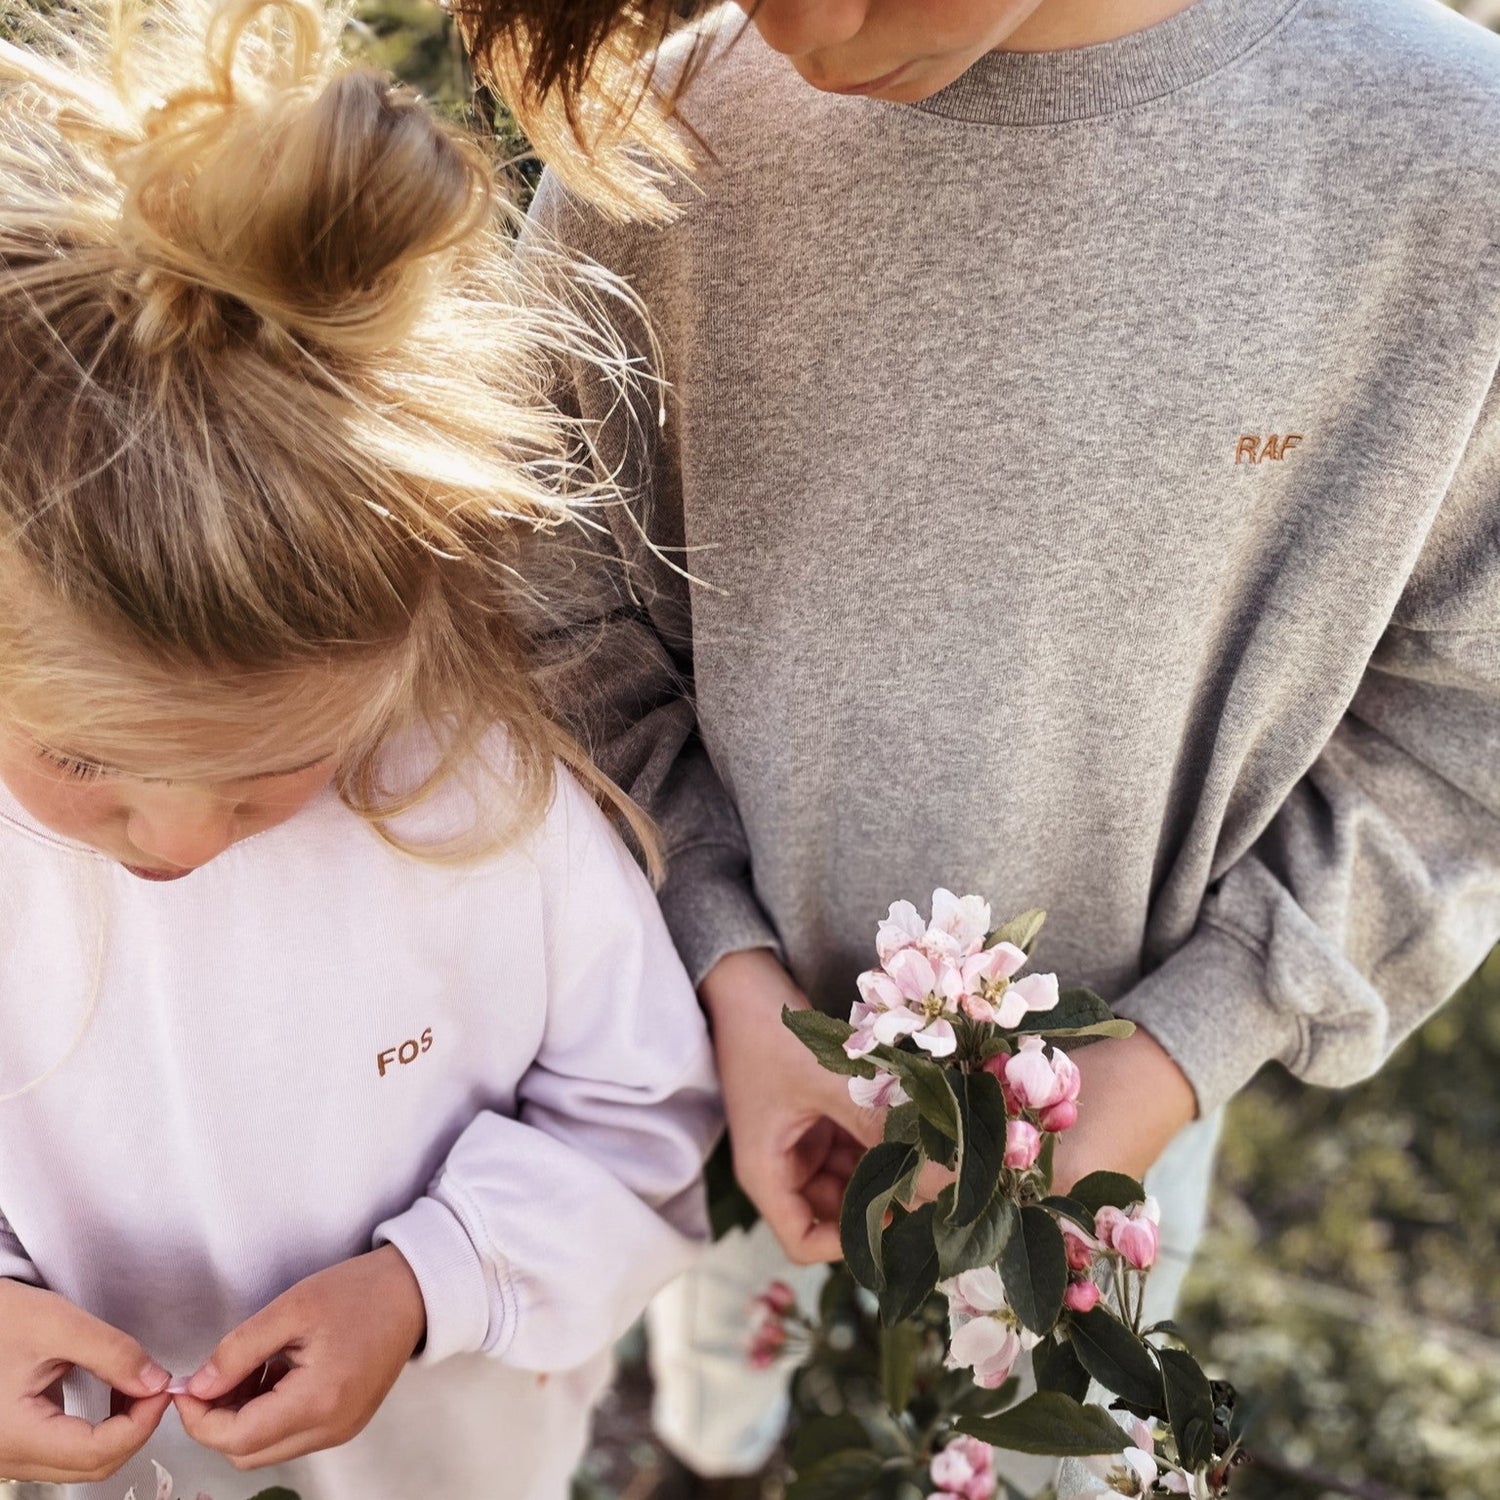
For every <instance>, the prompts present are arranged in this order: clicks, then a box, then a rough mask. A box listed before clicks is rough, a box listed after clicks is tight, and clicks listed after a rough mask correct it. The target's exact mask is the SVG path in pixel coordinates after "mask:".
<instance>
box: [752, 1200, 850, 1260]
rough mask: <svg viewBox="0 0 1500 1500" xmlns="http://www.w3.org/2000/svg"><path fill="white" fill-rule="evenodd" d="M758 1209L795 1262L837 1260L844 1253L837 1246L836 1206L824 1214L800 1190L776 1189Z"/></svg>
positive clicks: (790, 1258) (788, 1256)
mask: <svg viewBox="0 0 1500 1500" xmlns="http://www.w3.org/2000/svg"><path fill="white" fill-rule="evenodd" d="M804 1191H805V1190H804ZM761 1213H762V1215H763V1216H764V1218H765V1221H766V1223H767V1224H768V1225H770V1227H771V1232H772V1233H773V1234H774V1235H775V1236H776V1238H777V1239H778V1240H780V1241H781V1248H782V1249H783V1250H785V1251H786V1253H787V1258H788V1259H789V1260H791V1261H792V1262H793V1263H794V1264H795V1265H799V1266H812V1265H817V1264H819V1263H820V1262H822V1261H829V1260H838V1259H839V1258H840V1257H841V1256H842V1255H843V1253H844V1252H843V1251H842V1249H840V1247H839V1225H838V1211H837V1209H834V1210H833V1212H832V1213H831V1214H830V1215H829V1216H828V1217H827V1218H824V1217H823V1215H822V1214H820V1213H819V1212H818V1211H817V1210H816V1209H815V1208H814V1207H813V1205H812V1204H811V1203H810V1202H809V1201H808V1199H807V1198H806V1197H804V1196H803V1192H802V1191H797V1192H786V1193H784V1194H783V1193H778V1194H777V1195H776V1196H775V1198H773V1199H768V1201H767V1202H766V1203H765V1204H763V1205H762V1206H761Z"/></svg>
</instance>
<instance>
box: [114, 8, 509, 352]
mask: <svg viewBox="0 0 1500 1500" xmlns="http://www.w3.org/2000/svg"><path fill="white" fill-rule="evenodd" d="M267 22H270V24H271V26H272V28H273V30H272V31H271V34H270V37H269V38H268V37H267V35H266V33H265V31H264V29H263V28H265V26H266V24H267ZM278 23H279V24H278ZM330 30H331V28H330V27H328V26H327V25H326V24H325V21H324V17H323V16H321V15H319V14H318V13H317V12H315V11H314V10H313V9H312V8H311V7H310V6H308V5H306V4H303V3H297V0H229V3H225V4H222V5H220V6H219V7H218V8H217V9H216V10H215V12H214V13H213V15H212V19H211V24H210V26H209V28H208V32H207V35H206V37H205V39H204V42H205V45H204V49H203V63H204V67H203V77H202V82H201V83H197V84H194V85H190V86H188V87H185V88H182V89H180V90H179V91H178V92H176V93H175V94H171V95H168V96H167V97H165V98H163V99H161V100H160V102H158V103H155V104H153V105H152V106H150V107H148V108H147V109H146V110H145V111H144V112H143V113H142V115H141V118H140V125H139V138H138V139H137V140H135V141H132V142H128V143H126V142H122V143H121V144H120V146H119V148H118V149H117V150H116V152H115V153H114V159H113V167H114V171H115V172H116V174H117V175H118V177H119V180H120V184H121V189H122V201H121V210H120V235H121V242H122V247H126V248H128V249H129V250H130V252H131V253H132V254H133V256H134V257H136V258H137V259H138V260H139V261H140V262H141V263H142V265H143V267H144V269H143V271H142V274H141V276H140V277H139V278H137V279H136V282H135V284H134V285H133V286H131V285H127V286H125V287H124V288H123V290H124V291H125V292H126V294H127V295H129V294H132V293H133V294H134V295H135V296H136V298H137V300H138V303H139V313H138V317H137V321H136V328H135V331H136V336H137V337H138V338H139V339H141V341H142V342H144V343H146V344H147V345H160V344H163V343H168V342H170V341H171V340H172V339H174V338H176V337H185V338H189V339H207V340H210V341H212V340H213V339H214V338H215V337H219V338H221V339H222V338H223V337H225V336H228V335H229V334H231V333H233V332H236V331H238V332H245V331H247V330H253V331H254V332H255V333H256V334H257V335H258V336H260V337H262V338H269V339H272V340H273V341H274V340H275V338H276V337H277V334H278V331H285V332H286V333H289V334H291V335H293V336H296V337H301V338H306V339H310V340H312V341H315V342H316V343H318V344H320V345H322V346H324V347H326V348H330V349H338V350H345V351H351V352H364V351H369V350H375V349H380V348H383V347H388V346H389V345H391V344H392V343H394V342H396V341H397V340H398V339H399V338H401V337H402V336H403V335H404V334H405V333H406V332H407V330H408V328H409V326H410V323H411V320H412V318H413V317H414V316H415V315H416V314H417V312H418V310H419V309H420V307H421V305H422V303H423V301H424V300H425V299H424V283H425V282H426V281H427V280H428V279H430V278H431V276H432V274H433V271H434V266H433V265H432V258H433V257H435V256H440V255H443V254H444V253H445V252H451V251H453V250H455V249H456V248H458V247H459V246H461V245H463V244H464V243H466V242H467V241H469V240H471V239H472V238H473V237H474V236H475V234H476V232H477V231H479V230H480V229H481V228H482V226H483V225H484V224H485V223H486V222H487V221H488V220H489V218H490V217H491V215H492V212H493V202H492V198H493V187H492V179H491V176H490V172H489V169H488V166H487V164H486V163H485V162H484V160H483V159H482V157H481V156H480V155H479V153H478V151H477V149H476V147H475V146H474V144H473V143H472V142H470V141H468V140H465V139H462V138H460V137H459V136H458V135H456V134H455V133H454V132H452V131H450V130H448V129H445V128H444V127H443V126H442V125H441V124H440V123H439V122H438V120H437V119H436V118H435V117H434V116H433V115H432V113H431V111H429V110H428V109H427V108H426V107H425V106H424V105H423V104H422V103H421V101H420V100H418V99H417V98H415V97H414V96H413V95H412V94H410V93H409V92H407V91H406V90H405V89H402V88H400V87H398V86H397V85H395V84H393V83H392V82H391V81H390V80H389V79H387V78H384V77H382V76H381V75H380V74H378V73H375V72H373V71H370V70H368V69H350V70H347V71H338V70H337V59H336V57H335V56H334V55H333V54H332V40H333V39H332V37H331V36H330V34H329V33H330ZM278 33H279V36H278ZM278 40H279V42H280V45H279V46H278V45H277V41H278Z"/></svg>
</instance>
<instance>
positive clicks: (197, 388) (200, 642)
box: [0, 0, 644, 834]
mask: <svg viewBox="0 0 1500 1500" xmlns="http://www.w3.org/2000/svg"><path fill="white" fill-rule="evenodd" d="M0 3H3V4H4V6H5V10H4V17H5V22H6V27H5V29H6V30H7V31H9V32H10V34H12V35H15V34H16V32H17V31H18V30H20V31H21V32H22V34H23V37H24V40H22V41H0V414H3V415H0V573H3V575H4V583H5V585H6V587H7V590H8V593H7V597H8V598H11V599H15V598H17V597H22V596H24V598H25V599H26V600H28V601H29V607H26V608H11V609H8V610H7V611H6V612H5V618H4V619H3V620H0V712H3V713H5V714H6V715H7V716H8V717H10V718H13V719H20V720H22V721H24V722H26V723H27V724H28V725H29V726H30V727H31V728H32V729H33V731H34V732H36V733H37V734H38V735H42V734H44V733H48V732H55V731H57V730H59V729H60V728H62V727H64V726H61V725H60V724H58V723H53V724H50V725H49V724H48V723H47V722H45V721H47V720H48V717H49V715H50V716H52V718H54V719H56V717H57V715H58V714H59V713H61V712H62V711H61V710H60V709H56V708H55V705H56V704H57V703H59V702H61V701H63V700H64V699H66V700H68V703H69V709H68V712H69V713H70V714H71V715H72V716H73V717H72V719H71V720H70V721H69V724H68V725H67V726H66V728H67V730H68V732H70V733H73V732H78V731H80V729H81V730H82V732H85V733H86V735H87V737H88V740H89V743H90V744H91V745H105V744H108V745H112V746H114V747H115V752H116V753H117V755H118V757H119V758H120V761H121V763H122V764H130V763H132V751H131V744H132V738H134V739H135V740H136V741H138V742H139V744H140V745H141V746H144V745H146V737H147V736H149V735H154V736H156V738H155V740H154V741H153V742H152V744H151V747H150V748H151V749H152V753H153V754H156V755H158V756H159V754H160V750H161V744H162V736H163V735H169V726H170V725H171V724H172V723H175V722H177V721H179V720H180V719H181V718H182V711H181V704H182V701H183V695H184V693H187V692H190V693H191V695H192V696H193V705H194V706H193V713H192V717H193V718H194V719H195V722H196V721H201V720H202V719H203V718H204V717H205V716H208V717H210V718H211V717H213V715H214V714H216V713H220V714H222V715H223V716H225V717H226V718H233V719H234V720H235V722H236V725H237V730H236V732H237V733H238V734H240V735H241V736H245V735H249V736H252V737H253V735H254V733H255V732H257V731H256V727H255V726H256V725H258V724H261V723H271V722H272V721H273V719H274V715H273V714H271V713H270V712H269V711H268V710H267V711H264V712H263V711H261V710H266V709H267V705H268V704H269V703H270V702H271V700H272V699H275V698H276V694H277V693H278V692H280V693H281V694H282V697H281V698H280V699H279V700H277V701H278V702H280V703H281V704H282V705H283V706H284V704H285V702H286V701H287V699H286V693H287V692H289V691H290V689H289V688H288V687H287V684H288V683H289V682H291V681H292V680H293V679H296V680H298V681H302V682H304V684H305V682H306V681H307V680H309V670H308V669H310V668H311V669H315V675H316V680H317V682H318V684H319V686H318V690H317V692H316V694H314V695H313V697H314V698H315V699H316V704H314V703H313V702H312V700H311V699H310V700H309V702H308V704H306V705H304V707H305V708H306V709H307V710H308V712H309V713H311V714H312V716H313V717H314V718H316V717H317V713H318V712H321V713H322V714H323V716H324V717H325V718H326V719H327V720H328V723H326V724H324V725H322V726H321V727H318V728H317V729H316V730H314V729H311V728H310V729H309V733H310V734H312V733H315V732H316V733H318V734H326V733H332V732H334V731H335V730H336V731H337V733H338V736H339V739H340V742H341V744H342V745H343V747H344V750H345V756H344V762H343V765H344V771H343V775H342V783H341V784H342V789H343V793H344V795H345V798H346V800H348V801H349V802H350V804H351V805H352V806H355V807H356V808H357V809H358V810H359V811H361V812H362V813H364V814H365V815H367V816H368V817H369V818H370V819H371V820H372V822H374V823H376V825H377V826H379V827H382V828H383V829H384V828H385V820H386V819H387V818H388V817H389V816H390V815H391V814H392V812H393V811H394V810H397V802H398V801H399V803H400V805H401V806H405V805H407V804H409V803H410V802H411V801H412V800H414V799H415V798H416V797H418V796H420V795H421V794H422V793H423V792H425V791H426V790H427V789H428V788H429V787H430V786H432V785H434V784H435V783H436V782H437V781H438V780H439V779H441V778H442V777H443V776H445V775H446V774H447V773H448V772H449V771H450V770H452V769H453V768H454V767H456V766H457V765H458V764H459V763H460V762H461V761H467V760H469V759H472V752H473V751H474V750H475V749H476V747H477V744H478V741H479V740H480V739H481V737H482V736H483V735H484V734H485V733H486V731H487V730H488V729H489V728H490V726H491V725H493V724H495V723H497V722H498V723H500V724H503V725H504V726H505V727H506V729H507V730H508V731H509V740H510V745H511V749H512V758H513V760H514V764H513V765H512V766H511V767H510V768H509V769H510V773H511V775H512V776H513V777H514V779H515V780H516V782H517V783H518V786H519V791H520V798H519V801H520V812H519V813H518V816H534V815H536V814H537V813H538V812H539V811H540V809H541V808H542V807H543V806H545V803H546V799H547V798H548V796H550V792H551V777H552V765H553V757H554V756H557V755H560V756H562V758H563V759H564V760H565V761H566V762H568V763H569V764H571V765H573V766H574V767H575V768H576V769H577V770H578V771H579V772H580V774H582V775H583V777H584V778H585V780H587V781H588V782H590V783H591V784H592V785H593V786H594V787H595V789H596V790H597V791H599V792H600V793H601V794H602V795H603V796H605V797H606V798H608V799H612V800H614V801H615V803H616V805H617V806H619V807H620V809H621V810H622V812H624V814H625V815H626V816H627V818H629V819H631V820H632V821H633V824H634V825H635V826H637V829H638V832H641V833H643V834H644V824H641V823H640V821H639V817H638V815H637V814H635V813H634V811H633V809H631V808H630V807H629V805H628V803H626V802H625V801H624V799H623V798H621V797H620V795H619V794H618V793H617V792H616V791H615V790H614V789H613V788H612V787H611V786H610V785H609V783H608V782H607V781H606V780H605V779H604V778H603V777H602V776H601V775H600V774H599V773H598V772H597V771H595V770H593V768H592V767H590V766H589V765H588V763H587V762H586V760H585V759H584V757H583V756H582V754H581V752H580V751H579V750H578V749H577V747H576V746H574V745H573V744H572V742H571V741H569V740H568V739H567V738H566V736H564V735H563V734H562V733H561V731H559V730H558V729H557V728H555V727H554V726H553V725H552V724H551V722H550V721H549V720H548V719H547V717H546V716H545V714H544V713H543V712H542V710H541V708H540V706H539V695H538V693H537V692H536V691H535V689H534V687H533V685H532V683H531V681H530V678H529V676H528V671H527V662H528V660H529V647H530V633H531V632H533V631H534V630H535V628H536V626H537V624H538V622H539V621H541V620H543V619H544V618H545V609H544V607H543V606H544V603H545V594H546V589H545V585H544V583H543V581H542V580H540V579H539V578H538V577H537V575H536V574H535V571H534V569H535V566H536V565H537V564H536V563H535V560H534V559H533V556H532V549H529V548H528V546H527V539H528V537H530V536H532V535H534V534H535V532H536V531H537V530H538V529H539V528H554V527H557V526H559V525H561V524H564V523H566V522H569V521H571V520H573V519H574V518H576V517H577V516H578V515H579V514H580V513H581V511H582V510H583V508H584V507H586V506H588V505H590V504H597V503H600V502H603V501H609V500H612V499H614V498H615V497H614V496H613V495H612V494H611V493H609V492H608V491H606V490H603V489H600V488H599V487H597V486H596V485H595V484H594V482H593V481H592V480H591V479H590V477H589V476H590V475H591V474H592V472H593V469H592V466H591V465H589V464H588V463H587V462H585V460H586V458H587V436H588V435H587V433H586V432H585V431H584V430H583V429H582V428H581V427H579V426H578V425H577V424H576V423H574V422H572V421H570V420H569V419H567V418H565V417H564V416H563V415H562V414H560V413H559V412H558V411H557V410H556V409H555V408H553V407H552V406H550V405H549V404H548V402H547V400H546V399H545V397H546V393H547V391H548V389H549V388H550V382H551V376H552V372H553V371H554V370H555V368H556V361H557V360H558V359H559V358H575V359H576V358H582V359H587V360H590V361H592V362H594V363H596V364H598V365H600V366H602V367H604V368H606V369H607V370H608V371H610V372H612V373H613V374H614V375H616V376H618V377H619V378H623V372H624V367H625V365H626V364H627V361H625V360H624V359H623V357H622V356H621V355H620V353H619V351H618V350H617V348H616V347H615V345H614V344H613V343H612V342H611V336H610V335H608V334H607V332H605V331H604V330H605V328H606V324H605V323H604V321H603V319H602V318H599V317H597V316H591V315H587V314H588V308H587V306H586V305H585V302H584V301H581V300H580V297H579V295H578V294H577V293H576V292H575V293H574V294H572V295H569V296H568V297H567V298H566V299H565V300H559V295H558V294H557V293H556V292H555V290H554V289H555V287H556V286H557V283H558V277H557V274H556V268H555V267H553V266H551V265H550V264H548V256H547V252H546V251H544V250H543V249H542V248H541V247H540V246H531V247H528V248H527V249H526V250H525V251H524V252H522V251H518V249H517V247H516V244H515V240H514V236H513V234H512V233H511V232H510V229H511V227H512V220H513V216H514V209H513V208H512V206H511V205H510V203H509V202H508V200H507V199H506V197H505V195H504V194H503V192H502V191H501V190H500V188H499V186H498V180H497V177H496V175H495V172H494V170H493V169H492V167H491V164H490V162H489V161H488V160H487V158H486V157H485V155H484V154H483V152H482V151H481V150H480V149H479V148H478V146H477V145H476V144H475V143H474V142H473V141H471V140H470V139H468V138H467V137H465V136H463V135H462V134H461V133H459V132H458V131H457V130H456V129H455V128H454V127H451V126H449V125H447V124H445V123H443V122H442V121H440V120H438V119H437V118H436V117H435V116H434V115H433V114H432V112H431V111H430V110H428V108H427V107H426V106H425V105H424V104H423V103H422V102H421V101H420V100H419V99H418V98H416V97H415V96H414V95H412V94H411V93H409V92H408V91H406V90H404V89H402V88H400V87H399V86H397V85H396V84H394V83H392V82H391V81H390V80H389V79H387V78H385V77H384V76H382V75H380V74H378V73H374V72H371V71H369V70H366V69H361V68H355V67H350V66H347V65H346V64H345V62H344V60H343V58H342V57H341V55H340V52H339V46H338V40H339V35H340V31H341V25H342V17H341V15H340V13H339V12H338V11H336V10H334V11H329V10H326V9H325V8H324V6H323V5H322V4H320V3H318V0H151V3H150V4H144V3H143V4H140V5H139V6H137V7H136V8H134V9H131V8H129V7H128V6H127V7H122V6H121V5H119V4H116V3H113V0H76V3H74V4H70V6H69V7H68V9H67V11H66V12H65V13H59V18H58V19H57V20H55V21H49V20H47V19H45V18H38V17H37V16H36V15H35V14H34V13H29V12H27V11H26V10H25V9H23V8H22V7H21V6H20V5H18V4H16V3H15V0H0ZM63 15H65V17H66V25H64V22H63V19H62V17H63ZM598 286H599V283H598V282H597V281H596V282H595V290H596V291H597V290H598ZM547 551H548V554H549V555H562V554H564V553H565V551H566V549H558V548H549V549H547ZM523 564H524V567H525V573H524V577H525V582H524V583H523V582H522V577H523V573H522V571H521V568H522V566H523ZM15 590H19V591H20V594H19V595H18V594H17V593H16V592H15ZM62 617H66V619H67V620H71V621H73V622H74V624H75V625H76V626H78V627H80V628H78V629H73V630H71V631H70V630H67V629H62V630H59V628H58V624H59V620H60V619H61V618H62ZM82 634H86V635H87V637H88V640H89V653H88V662H89V665H88V667H87V668H85V667H84V666H83V665H82V664H81V663H82V662H83V659H84V657H83V653H82V650H81V648H79V647H77V642H76V639H74V638H77V637H79V636H80V635H82ZM101 653H105V654H106V655H108V654H109V653H114V656H113V657H112V658H111V660H113V661H115V664H116V665H117V666H118V667H119V671H118V672H113V673H112V672H109V671H103V670H101V669H100V667H99V663H100V661H101V660H102V659H103V658H102V657H101ZM85 674H86V675H87V676H88V682H87V691H79V692H76V693H72V694H67V693H62V694H59V692H58V686H59V684H60V683H61V682H64V681H66V680H67V679H68V678H69V677H70V676H71V677H72V679H74V680H75V683H76V685H78V686H79V687H80V689H81V688H82V687H83V686H84V684H83V676H84V675H85ZM125 681H128V682H129V683H130V684H131V690H130V692H129V693H125V692H124V691H122V690H113V691H112V690H111V688H110V686H109V684H110V683H111V682H115V683H117V684H118V683H119V682H125ZM153 684H154V687H153ZM158 690H159V691H158ZM153 692H157V693H158V697H159V700H160V702H159V703H158V704H157V708H159V710H160V712H159V713H157V712H156V709H153V708H152V707H151V706H150V703H148V702H147V701H146V700H148V699H150V698H151V694H152V693H153ZM262 700H264V701H262ZM152 701H153V702H154V701H155V700H152ZM84 703H86V704H87V710H86V712H87V716H88V723H87V724H86V725H83V726H80V725H79V722H78V714H79V713H80V712H83V711H84V710H83V709H81V708H80V705H81V704H84ZM171 704H175V707H172V706H170V705H171ZM257 704H259V705H260V708H259V709H257V707H256V705H257ZM216 705H217V706H216ZM317 705H321V708H318V707H317ZM153 713H155V714H156V717H155V718H153ZM414 722H417V723H425V724H427V725H429V726H431V727H433V728H434V729H436V728H438V727H439V726H441V741H442V743H443V744H444V745H445V746H446V747H447V753H446V754H445V756H444V758H443V762H442V764H441V765H439V766H438V767H437V768H436V769H435V770H434V772H433V775H432V776H431V777H429V778H428V779H427V780H426V781H425V782H423V784H422V785H421V786H419V787H417V788H415V789H413V788H411V787H407V788H405V789H404V791H403V794H402V796H401V797H400V798H399V799H392V798H391V797H390V796H387V795H386V794H385V793H384V792H383V790H382V789H381V788H380V786H379V777H378V774H377V771H376V755H377V752H378V750H379V749H380V747H381V746H382V744H384V743H385V742H386V741H387V740H388V739H389V737H390V736H391V734H392V733H394V732H395V731H396V730H398V729H401V728H404V727H406V726H408V725H410V724H412V723H414ZM268 732H269V731H268ZM281 743H282V748H283V749H284V748H285V742H284V739H283V741H282V742H281ZM134 758H135V759H136V760H139V759H140V758H141V757H140V756H139V755H137V756H135V757H134Z"/></svg>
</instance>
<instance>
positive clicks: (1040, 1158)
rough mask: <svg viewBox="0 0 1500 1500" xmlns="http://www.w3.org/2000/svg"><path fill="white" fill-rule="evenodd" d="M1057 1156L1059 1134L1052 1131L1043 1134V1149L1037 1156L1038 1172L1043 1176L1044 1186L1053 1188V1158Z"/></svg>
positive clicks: (1045, 1131)
mask: <svg viewBox="0 0 1500 1500" xmlns="http://www.w3.org/2000/svg"><path fill="white" fill-rule="evenodd" d="M1056 1155H1057V1133H1056V1131H1052V1130H1044V1131H1043V1132H1042V1149H1041V1150H1040V1151H1038V1152H1037V1154H1036V1170H1037V1171H1038V1172H1040V1173H1041V1174H1042V1185H1043V1186H1044V1187H1051V1186H1052V1158H1053V1157H1054V1156H1056Z"/></svg>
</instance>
